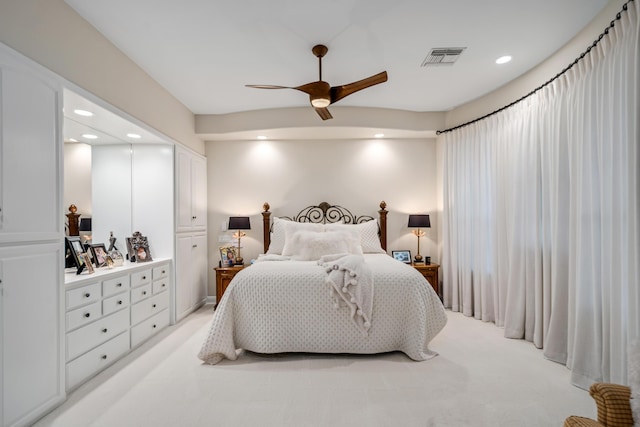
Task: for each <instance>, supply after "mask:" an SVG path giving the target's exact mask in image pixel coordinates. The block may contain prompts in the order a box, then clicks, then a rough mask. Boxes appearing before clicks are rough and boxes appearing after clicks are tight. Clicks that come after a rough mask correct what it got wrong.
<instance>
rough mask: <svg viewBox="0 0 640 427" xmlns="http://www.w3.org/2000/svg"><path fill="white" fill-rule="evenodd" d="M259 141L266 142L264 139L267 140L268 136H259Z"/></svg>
mask: <svg viewBox="0 0 640 427" xmlns="http://www.w3.org/2000/svg"><path fill="white" fill-rule="evenodd" d="M258 139H260V140H264V139H267V137H266V136H264V135H258Z"/></svg>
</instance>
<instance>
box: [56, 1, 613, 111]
mask: <svg viewBox="0 0 640 427" xmlns="http://www.w3.org/2000/svg"><path fill="white" fill-rule="evenodd" d="M65 1H66V3H68V4H69V5H70V6H71V7H72V8H74V9H75V10H76V11H77V12H78V13H79V14H80V15H81V16H83V17H84V18H85V19H86V20H87V21H89V22H90V23H91V24H92V25H93V26H94V27H95V28H97V29H98V30H99V31H100V32H101V33H102V34H104V35H105V36H106V37H107V38H108V39H109V40H111V41H112V42H113V43H114V44H115V45H116V46H117V47H118V48H119V49H120V50H122V51H123V52H124V53H125V54H127V55H128V56H129V57H130V58H131V59H132V60H133V61H134V62H136V63H137V64H138V65H139V66H141V67H142V68H143V69H144V70H146V72H147V73H148V74H149V75H151V77H153V78H154V79H155V80H156V81H158V82H159V83H160V84H161V85H162V86H164V87H165V88H166V89H167V90H168V91H169V92H171V93H172V94H173V95H174V96H175V97H176V98H177V99H179V100H180V101H181V102H182V103H184V104H185V105H186V106H187V107H188V108H189V109H190V110H191V111H193V112H194V113H196V114H224V113H231V112H240V111H248V110H257V109H266V108H284V107H297V106H305V105H309V100H308V97H307V96H306V95H305V94H304V93H302V92H298V91H294V90H278V91H271V90H260V89H251V88H246V87H245V86H244V85H245V84H273V85H283V86H297V85H300V84H304V83H307V82H310V81H315V80H317V77H318V74H317V73H318V65H317V59H316V58H315V57H314V56H313V55H312V53H311V48H312V47H313V46H314V45H315V44H318V43H322V44H325V45H327V46H328V47H329V52H328V54H327V56H326V57H325V58H324V60H323V80H326V81H328V82H329V83H330V84H332V85H338V84H345V83H349V82H352V81H355V80H360V79H362V78H364V77H367V76H370V75H372V74H375V73H378V72H380V71H383V70H386V71H387V72H388V73H389V81H388V82H386V83H383V84H380V85H377V86H374V87H371V88H368V89H365V90H363V91H361V92H358V93H356V94H353V95H351V96H349V97H347V98H345V99H343V100H341V101H339V105H340V106H364V107H381V108H392V109H402V110H410V111H420V112H423V111H447V110H450V109H452V108H454V107H456V106H459V105H461V104H464V103H466V102H468V101H471V100H473V99H475V98H477V97H480V96H482V95H483V94H486V93H488V92H491V91H492V90H494V89H496V88H498V87H500V86H501V85H503V84H505V83H507V82H509V81H510V80H512V79H514V78H516V77H518V76H519V75H521V74H523V73H525V72H526V71H527V70H529V69H531V68H532V67H534V66H535V65H536V64H538V63H540V62H541V61H543V60H544V59H545V58H547V57H548V56H550V55H551V54H553V53H554V52H555V51H556V50H557V49H558V48H559V47H561V46H562V45H564V44H565V43H566V42H567V41H569V40H570V39H571V38H572V37H573V36H574V35H575V34H576V33H577V32H578V31H579V30H580V29H582V28H583V27H584V26H585V25H586V24H587V23H588V22H589V21H590V20H591V19H592V18H593V17H594V16H595V15H596V14H597V13H598V12H599V11H600V10H601V9H602V8H603V7H604V5H605V4H606V3H607V0H535V1H532V0H483V1H479V0H455V1H453V0H450V1H444V0H325V1H324V2H318V1H315V0H313V1H312V0H181V1H157V0H135V1H131V0H109V1H103V0H65ZM435 47H465V48H466V49H465V51H464V53H463V54H462V56H461V57H460V59H459V60H458V61H457V63H455V64H454V65H451V66H436V67H427V68H422V67H420V65H421V63H422V61H423V60H424V58H425V56H426V55H427V53H428V52H429V50H430V49H431V48H435ZM507 54H508V55H511V56H513V60H512V61H511V62H510V63H508V64H506V65H497V64H495V60H496V59H497V58H498V57H499V56H502V55H507ZM550 77H552V76H550ZM532 89H533V88H532Z"/></svg>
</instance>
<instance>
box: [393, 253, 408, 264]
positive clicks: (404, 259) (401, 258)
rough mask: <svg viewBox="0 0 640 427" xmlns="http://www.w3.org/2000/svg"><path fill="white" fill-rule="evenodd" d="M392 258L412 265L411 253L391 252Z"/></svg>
mask: <svg viewBox="0 0 640 427" xmlns="http://www.w3.org/2000/svg"><path fill="white" fill-rule="evenodd" d="M391 256H393V258H394V259H396V260H398V261H400V262H404V263H405V264H411V251H391Z"/></svg>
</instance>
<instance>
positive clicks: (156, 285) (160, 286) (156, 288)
mask: <svg viewBox="0 0 640 427" xmlns="http://www.w3.org/2000/svg"><path fill="white" fill-rule="evenodd" d="M152 286H153V289H152V290H153V293H154V294H159V293H160V292H164V291H166V290H168V289H169V278H168V277H167V278H164V279H160V280H154V281H153V285H152Z"/></svg>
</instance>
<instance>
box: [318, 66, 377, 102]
mask: <svg viewBox="0 0 640 427" xmlns="http://www.w3.org/2000/svg"><path fill="white" fill-rule="evenodd" d="M386 81H387V72H386V71H383V72H381V73H378V74H375V75H373V76H371V77H367V78H366V79H362V80H358V81H357V82H353V83H348V84H346V85H341V86H334V87H332V88H331V103H332V104H333V103H334V102H337V101H339V100H341V99H342V98H344V97H345V96H349V95H351V94H352V93H354V92H357V91H359V90H362V89H366V88H368V87H370V86H373V85H377V84H380V83H384V82H386Z"/></svg>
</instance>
